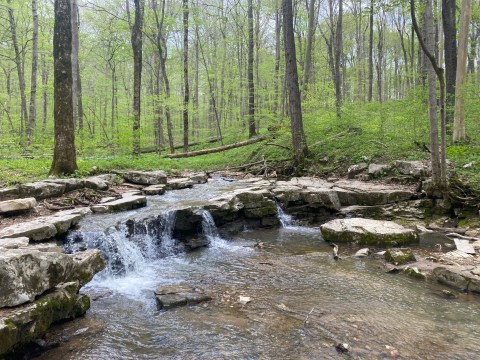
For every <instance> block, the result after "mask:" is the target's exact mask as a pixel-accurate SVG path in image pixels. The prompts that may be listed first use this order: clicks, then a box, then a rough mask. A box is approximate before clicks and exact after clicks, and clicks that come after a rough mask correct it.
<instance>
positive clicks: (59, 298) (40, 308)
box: [0, 282, 90, 356]
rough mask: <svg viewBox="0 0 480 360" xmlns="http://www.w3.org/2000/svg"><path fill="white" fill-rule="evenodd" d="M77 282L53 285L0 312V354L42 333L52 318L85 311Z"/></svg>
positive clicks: (85, 302)
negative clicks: (33, 299)
mask: <svg viewBox="0 0 480 360" xmlns="http://www.w3.org/2000/svg"><path fill="white" fill-rule="evenodd" d="M79 287H80V285H79V283H78V282H68V283H64V284H60V285H58V286H56V287H54V288H53V290H52V291H51V292H49V293H48V294H45V295H42V296H40V297H39V298H38V299H36V300H35V301H34V302H33V303H31V304H26V305H23V306H20V307H16V308H13V309H10V310H9V311H6V312H2V313H1V314H0V339H1V341H0V356H2V355H5V354H7V353H9V352H11V351H13V350H15V349H16V348H18V347H20V346H21V345H25V344H28V343H29V342H31V341H33V340H35V339H38V338H40V337H41V336H43V335H44V334H45V333H46V331H47V330H48V328H49V327H50V326H51V325H52V324H53V323H55V322H59V321H62V320H66V319H73V318H76V317H79V316H82V315H83V314H85V312H86V311H87V310H88V309H89V307H90V301H89V299H88V297H87V296H86V295H78V289H79Z"/></svg>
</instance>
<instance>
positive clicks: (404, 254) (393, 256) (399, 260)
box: [383, 249, 417, 266]
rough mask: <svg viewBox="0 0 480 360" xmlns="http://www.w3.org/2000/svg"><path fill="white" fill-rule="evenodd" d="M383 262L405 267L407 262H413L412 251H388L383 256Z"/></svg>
mask: <svg viewBox="0 0 480 360" xmlns="http://www.w3.org/2000/svg"><path fill="white" fill-rule="evenodd" d="M383 257H384V258H385V260H387V261H388V262H389V263H392V264H393V265H397V266H398V265H405V264H406V263H409V262H414V261H416V260H417V259H415V255H413V253H412V250H410V249H388V250H387V251H385V254H384V255H383Z"/></svg>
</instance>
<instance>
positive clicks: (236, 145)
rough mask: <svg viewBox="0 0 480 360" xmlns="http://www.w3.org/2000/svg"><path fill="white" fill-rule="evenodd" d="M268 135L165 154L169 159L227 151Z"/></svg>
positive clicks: (253, 142)
mask: <svg viewBox="0 0 480 360" xmlns="http://www.w3.org/2000/svg"><path fill="white" fill-rule="evenodd" d="M268 137H269V135H263V136H259V137H257V138H253V139H249V140H245V141H240V142H237V143H233V144H229V145H224V146H219V147H216V148H212V149H205V150H197V151H191V152H187V153H179V154H168V155H165V156H164V157H165V158H169V159H179V158H186V157H192V156H199V155H207V154H213V153H217V152H222V151H225V150H230V149H236V148H239V147H242V146H247V145H251V144H255V143H257V142H260V141H263V140H265V139H268Z"/></svg>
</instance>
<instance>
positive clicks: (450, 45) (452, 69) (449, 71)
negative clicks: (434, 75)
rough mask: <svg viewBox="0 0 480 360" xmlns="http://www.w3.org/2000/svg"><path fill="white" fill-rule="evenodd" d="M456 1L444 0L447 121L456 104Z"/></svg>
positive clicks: (450, 119)
mask: <svg viewBox="0 0 480 360" xmlns="http://www.w3.org/2000/svg"><path fill="white" fill-rule="evenodd" d="M456 5H457V4H456V1H453V0H442V25H443V34H444V53H445V86H446V102H447V103H446V107H447V109H446V111H447V113H446V121H447V122H449V121H452V115H453V112H452V108H453V106H454V104H455V81H456V80H455V78H456V71H457V22H456V15H455V13H456V9H457V6H456Z"/></svg>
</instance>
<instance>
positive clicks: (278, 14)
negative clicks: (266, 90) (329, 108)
mask: <svg viewBox="0 0 480 360" xmlns="http://www.w3.org/2000/svg"><path fill="white" fill-rule="evenodd" d="M277 1H278V0H277ZM275 5H276V8H275V67H274V70H273V71H274V74H273V91H274V100H273V113H274V114H276V113H277V111H278V105H279V104H278V101H279V95H280V93H279V87H280V86H279V83H280V52H281V38H280V37H281V32H282V17H281V11H282V10H281V7H280V6H279V5H278V4H277V3H275Z"/></svg>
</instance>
